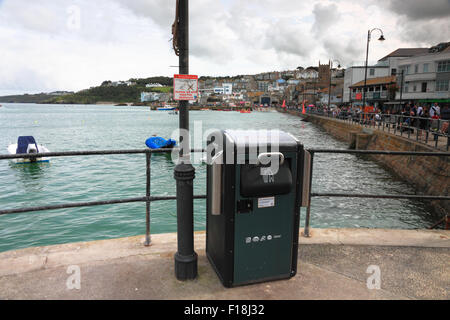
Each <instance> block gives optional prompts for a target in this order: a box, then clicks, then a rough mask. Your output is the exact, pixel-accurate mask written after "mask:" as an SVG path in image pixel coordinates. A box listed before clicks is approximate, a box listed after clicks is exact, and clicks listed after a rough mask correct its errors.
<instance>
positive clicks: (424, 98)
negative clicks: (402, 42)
mask: <svg viewBox="0 0 450 320" xmlns="http://www.w3.org/2000/svg"><path fill="white" fill-rule="evenodd" d="M398 68H399V72H400V74H398V76H397V78H398V85H399V86H401V85H403V91H401V90H399V91H397V95H396V99H397V100H399V99H400V94H401V95H402V97H401V98H402V100H408V101H414V102H419V103H433V102H441V103H447V104H449V103H450V91H449V87H450V84H449V82H450V43H448V44H447V45H446V44H441V49H440V50H439V49H436V47H433V48H430V49H429V50H428V51H427V53H425V54H419V55H416V56H413V57H410V58H405V59H402V60H401V61H399V63H398ZM402 71H403V75H404V78H403V79H402V75H401V72H402Z"/></svg>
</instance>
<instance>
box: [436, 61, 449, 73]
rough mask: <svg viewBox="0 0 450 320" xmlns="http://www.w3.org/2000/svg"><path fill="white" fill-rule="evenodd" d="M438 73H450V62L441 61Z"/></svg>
mask: <svg viewBox="0 0 450 320" xmlns="http://www.w3.org/2000/svg"><path fill="white" fill-rule="evenodd" d="M437 72H450V60H447V61H439V62H438V66H437Z"/></svg>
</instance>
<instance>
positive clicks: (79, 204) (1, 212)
mask: <svg viewBox="0 0 450 320" xmlns="http://www.w3.org/2000/svg"><path fill="white" fill-rule="evenodd" d="M145 201H147V198H146V197H139V198H129V199H115V200H104V201H92V202H76V203H66V204H56V205H50V206H39V207H29V208H18V209H9V210H0V215H5V214H12V213H23V212H31V211H44V210H57V209H67V208H78V207H91V206H101V205H108V204H119V203H130V202H145Z"/></svg>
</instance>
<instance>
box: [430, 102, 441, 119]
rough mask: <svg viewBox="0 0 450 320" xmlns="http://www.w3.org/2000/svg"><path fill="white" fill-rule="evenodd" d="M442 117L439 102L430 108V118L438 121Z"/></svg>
mask: <svg viewBox="0 0 450 320" xmlns="http://www.w3.org/2000/svg"><path fill="white" fill-rule="evenodd" d="M440 115H441V108H439V105H438V104H437V102H435V103H434V105H433V106H432V107H431V108H430V117H431V118H432V119H438V118H439V116H440Z"/></svg>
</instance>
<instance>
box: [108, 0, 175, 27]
mask: <svg viewBox="0 0 450 320" xmlns="http://www.w3.org/2000/svg"><path fill="white" fill-rule="evenodd" d="M116 1H117V2H118V3H120V4H121V5H122V6H123V7H125V8H128V9H129V10H131V11H132V12H134V14H136V15H137V16H141V17H149V18H151V19H152V20H153V21H154V22H155V23H156V24H157V25H159V26H160V27H162V28H168V27H170V25H172V23H173V21H174V19H175V0H151V1H149V0H133V1H129V0H116Z"/></svg>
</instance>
